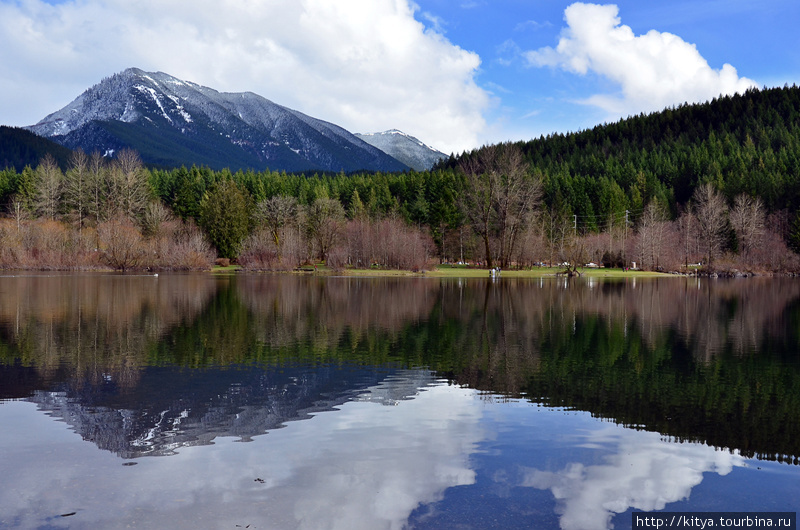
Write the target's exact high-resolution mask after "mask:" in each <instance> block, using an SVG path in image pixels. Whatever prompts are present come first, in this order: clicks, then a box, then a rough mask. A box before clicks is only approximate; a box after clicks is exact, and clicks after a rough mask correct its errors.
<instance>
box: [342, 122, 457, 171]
mask: <svg viewBox="0 0 800 530" xmlns="http://www.w3.org/2000/svg"><path fill="white" fill-rule="evenodd" d="M356 136H357V137H358V138H361V139H362V140H364V141H365V142H367V143H368V144H370V145H374V146H375V147H377V148H378V149H380V150H381V151H383V152H384V153H386V154H388V155H390V156H392V157H394V158H396V159H397V160H399V161H400V162H402V163H404V164H405V165H407V166H408V167H410V168H411V169H414V170H416V171H426V170H428V169H430V168H432V167H433V165H434V164H436V163H437V162H438V161H439V160H441V159H442V158H447V155H445V154H444V153H442V152H441V151H437V150H436V149H434V148H432V147H428V146H427V145H425V144H424V143H422V142H420V141H419V140H417V139H416V138H414V137H413V136H409V135H408V134H406V133H404V132H401V131H398V130H397V129H392V130H390V131H384V132H380V133H372V134H356Z"/></svg>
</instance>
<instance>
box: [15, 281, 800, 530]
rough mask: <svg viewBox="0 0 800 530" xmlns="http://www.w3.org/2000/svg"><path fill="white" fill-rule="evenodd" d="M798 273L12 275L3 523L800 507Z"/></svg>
mask: <svg viewBox="0 0 800 530" xmlns="http://www.w3.org/2000/svg"><path fill="white" fill-rule="evenodd" d="M798 464H800V280H795V279H770V278H748V279H738V280H713V279H699V278H659V279H648V280H641V279H639V280H633V279H628V280H617V281H603V280H599V279H591V278H589V279H587V278H583V279H581V278H578V279H563V278H559V279H556V278H545V279H530V280H522V279H507V278H502V277H501V278H498V279H495V280H491V279H489V278H486V279H469V280H467V279H460V280H459V279H436V278H355V277H317V276H294V275H256V274H253V275H245V274H242V275H222V276H215V275H210V274H174V275H163V274H162V275H159V276H157V277H156V276H142V275H139V276H136V275H112V274H26V275H13V274H6V275H4V276H2V277H0V481H2V488H0V528H48V529H50V528H75V529H82V528H92V529H96V528H103V529H106V528H109V529H114V528H179V529H182V528H186V529H189V528H220V529H222V528H225V529H235V528H251V529H294V528H302V529H314V530H317V529H339V528H341V529H350V530H352V529H370V530H372V529H401V528H412V529H434V528H436V529H439V528H459V529H462V528H463V529H467V528H475V529H486V528H503V529H515V528H526V529H530V528H537V529H540V528H541V529H551V528H552V529H558V528H561V529H565V530H593V529H597V530H601V529H605V528H611V527H613V528H617V529H619V528H631V526H632V523H631V520H632V516H631V514H632V512H640V511H647V512H655V511H668V512H722V511H770V512H797V511H800V467H799V466H798Z"/></svg>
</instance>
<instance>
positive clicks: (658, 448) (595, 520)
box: [521, 425, 745, 530]
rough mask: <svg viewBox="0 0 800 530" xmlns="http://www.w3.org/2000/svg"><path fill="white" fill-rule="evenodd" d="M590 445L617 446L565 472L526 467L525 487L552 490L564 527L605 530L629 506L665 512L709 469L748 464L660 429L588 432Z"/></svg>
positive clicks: (719, 470)
mask: <svg viewBox="0 0 800 530" xmlns="http://www.w3.org/2000/svg"><path fill="white" fill-rule="evenodd" d="M586 438H587V439H586V445H585V446H586V447H603V446H611V447H614V446H616V450H615V452H614V453H613V454H610V455H607V456H606V457H605V462H603V463H598V464H594V465H584V464H582V463H579V462H574V463H571V464H568V465H567V466H566V467H565V468H564V469H562V470H561V471H556V472H551V471H542V470H538V469H533V468H526V469H525V470H524V478H523V480H522V484H521V485H522V486H524V487H533V488H538V489H549V490H551V491H552V492H553V496H554V497H555V498H556V500H557V501H558V503H559V513H560V514H561V516H560V519H559V523H560V526H561V528H562V529H563V530H604V529H606V528H609V524H610V522H611V517H612V516H613V514H616V513H623V512H625V511H627V510H628V509H629V508H634V509H636V510H642V511H654V510H663V509H664V508H665V507H666V506H667V504H669V503H672V502H676V501H679V500H682V499H686V498H688V497H689V494H690V493H691V491H692V488H694V487H695V486H697V485H698V484H700V483H701V482H702V481H703V474H704V473H712V472H713V473H718V474H719V475H727V474H728V473H730V472H731V471H732V470H733V468H734V467H742V466H744V465H745V461H744V458H742V457H741V456H740V455H739V454H737V453H731V452H728V451H725V450H720V449H715V448H713V447H709V446H706V445H702V444H697V443H673V442H669V441H665V440H664V439H663V438H662V436H661V435H660V434H658V433H652V432H645V431H634V430H630V429H623V428H621V427H619V426H616V425H615V426H611V427H607V428H605V429H601V430H599V431H595V432H590V433H587V435H586Z"/></svg>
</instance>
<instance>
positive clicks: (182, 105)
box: [28, 68, 408, 172]
mask: <svg viewBox="0 0 800 530" xmlns="http://www.w3.org/2000/svg"><path fill="white" fill-rule="evenodd" d="M28 129H30V130H31V131H33V132H35V133H37V134H40V135H42V136H45V137H48V138H50V139H52V140H53V141H56V142H58V143H60V144H62V145H65V146H67V147H70V148H73V149H75V148H79V147H80V148H82V149H83V150H84V151H86V152H92V151H100V152H101V153H106V154H109V155H112V154H113V152H115V151H117V150H119V149H122V148H124V147H129V148H132V149H134V150H136V151H138V152H139V153H140V155H141V157H142V160H143V161H144V162H145V163H147V164H149V165H157V166H166V167H179V166H181V165H187V166H191V165H193V164H196V165H206V166H209V167H211V168H214V169H222V168H226V167H227V168H230V169H232V170H237V169H255V170H263V169H266V168H269V169H273V170H279V171H280V170H285V171H293V172H300V171H333V172H337V171H345V172H352V171H388V172H391V171H404V170H406V169H408V167H407V166H406V165H404V164H402V163H401V162H398V161H397V160H395V159H394V158H392V157H391V156H389V155H387V154H386V153H384V152H383V151H381V150H380V149H377V148H375V147H373V146H371V145H369V144H368V143H366V142H364V141H362V140H360V139H358V138H356V137H355V136H354V135H353V134H351V133H349V132H348V131H346V130H344V129H343V128H341V127H339V126H337V125H334V124H332V123H328V122H325V121H322V120H318V119H316V118H312V117H310V116H307V115H305V114H302V113H301V112H298V111H296V110H292V109H289V108H286V107H283V106H281V105H278V104H276V103H273V102H271V101H269V100H267V99H265V98H263V97H261V96H259V95H256V94H253V93H250V92H247V93H224V92H217V91H216V90H214V89H212V88H208V87H204V86H200V85H197V84H195V83H191V82H189V81H182V80H180V79H177V78H175V77H172V76H170V75H168V74H165V73H163V72H144V71H142V70H139V69H137V68H129V69H127V70H125V71H123V72H121V73H119V74H115V75H113V76H111V77H109V78H107V79H104V80H102V81H101V82H100V83H98V84H97V85H95V86H93V87H91V88H89V89H88V90H86V91H85V92H84V93H83V94H81V95H80V96H78V98H76V99H75V100H74V101H73V102H72V103H70V104H69V105H67V106H66V107H64V108H63V109H61V110H59V111H57V112H54V113H53V114H50V115H49V116H47V117H45V118H44V119H42V120H41V121H40V122H39V123H37V124H35V125H32V126H30V127H28Z"/></svg>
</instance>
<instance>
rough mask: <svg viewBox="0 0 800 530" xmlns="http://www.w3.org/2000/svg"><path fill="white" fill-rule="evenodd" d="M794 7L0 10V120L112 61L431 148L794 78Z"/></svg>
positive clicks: (797, 70) (120, 5) (71, 89)
mask: <svg viewBox="0 0 800 530" xmlns="http://www.w3.org/2000/svg"><path fill="white" fill-rule="evenodd" d="M798 22H800V2H797V0H763V1H761V2H752V0H747V1H744V0H663V1H655V0H620V1H617V2H615V3H605V4H602V3H598V4H590V3H580V2H571V1H561V0H414V1H411V0H137V1H136V2H131V1H130V0H0V71H2V72H3V75H2V76H0V124H2V125H12V126H25V125H32V124H34V123H36V122H38V121H39V120H41V119H42V118H44V117H45V116H46V115H48V114H50V113H52V112H55V111H57V110H59V109H60V108H62V107H64V106H66V105H67V104H68V103H70V102H71V101H72V100H73V99H75V98H76V97H77V96H78V95H80V94H81V93H82V92H83V91H84V90H86V89H87V88H89V87H90V86H92V85H94V84H96V83H98V82H100V81H101V80H102V79H103V78H105V77H109V76H111V75H112V74H114V73H117V72H120V71H122V70H124V69H126V68H129V67H137V68H141V69H143V70H146V71H161V72H165V73H168V74H170V75H173V76H175V77H178V78H180V79H183V80H186V81H193V82H195V83H199V84H201V85H205V86H208V87H211V88H214V89H217V90H220V91H224V92H248V91H249V92H255V93H256V94H259V95H261V96H264V97H265V98H267V99H269V100H271V101H273V102H275V103H278V104H281V105H284V106H286V107H289V108H292V109H296V110H299V111H301V112H303V113H305V114H308V115H311V116H313V117H315V118H319V119H323V120H326V121H329V122H333V123H335V124H337V125H340V126H342V127H344V128H345V129H347V130H349V131H351V132H357V133H370V132H380V131H384V130H388V129H399V130H402V131H403V132H405V133H408V134H411V135H413V136H415V137H417V138H418V139H420V140H421V141H423V142H425V143H426V144H428V145H430V146H432V147H434V148H436V149H439V150H440V151H443V152H444V153H446V154H449V153H452V152H454V153H460V152H462V151H464V150H469V149H473V148H476V147H480V146H481V145H485V144H490V143H497V142H503V141H517V140H529V139H531V138H536V137H539V136H540V135H548V134H552V133H567V132H572V131H579V130H583V129H587V128H591V127H594V126H595V125H598V124H601V123H605V122H614V121H617V120H619V119H621V118H625V117H627V116H630V115H636V114H639V113H642V112H644V113H649V112H654V111H658V110H662V109H664V108H666V107H670V106H677V105H680V104H682V103H685V102H689V103H693V102H704V101H708V100H710V99H713V98H714V97H717V96H719V95H720V94H733V93H736V92H742V91H744V90H747V89H748V88H750V87H757V88H763V87H774V86H784V85H785V84H789V85H792V84H795V83H798V82H800V53H798V50H800V32H798V31H797V30H796V26H797V23H798Z"/></svg>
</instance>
